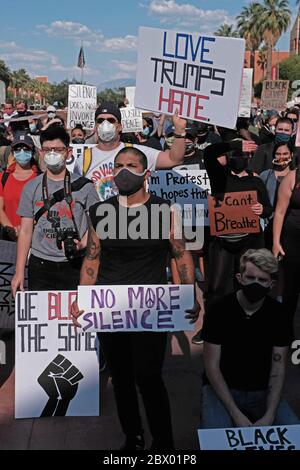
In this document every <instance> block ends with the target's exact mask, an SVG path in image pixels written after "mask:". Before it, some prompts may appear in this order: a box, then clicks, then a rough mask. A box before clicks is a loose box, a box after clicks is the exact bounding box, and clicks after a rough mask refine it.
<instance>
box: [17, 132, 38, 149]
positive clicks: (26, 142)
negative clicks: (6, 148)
mask: <svg viewBox="0 0 300 470" xmlns="http://www.w3.org/2000/svg"><path fill="white" fill-rule="evenodd" d="M18 146H20V147H21V146H24V147H28V148H29V149H30V150H33V148H34V143H33V140H32V138H31V137H30V136H29V135H28V134H19V135H17V136H16V137H15V139H14V140H13V142H12V144H11V148H15V147H18Z"/></svg>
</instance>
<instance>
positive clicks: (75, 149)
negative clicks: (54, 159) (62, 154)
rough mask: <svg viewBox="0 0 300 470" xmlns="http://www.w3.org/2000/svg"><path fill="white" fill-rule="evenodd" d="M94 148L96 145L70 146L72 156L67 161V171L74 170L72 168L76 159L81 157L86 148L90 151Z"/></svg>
mask: <svg viewBox="0 0 300 470" xmlns="http://www.w3.org/2000/svg"><path fill="white" fill-rule="evenodd" d="M96 146H97V144H70V147H71V148H72V155H71V156H70V157H69V158H68V159H67V168H68V170H69V171H73V170H74V166H75V163H76V160H77V158H79V157H81V155H83V153H84V150H85V149H87V148H89V149H90V148H93V147H96Z"/></svg>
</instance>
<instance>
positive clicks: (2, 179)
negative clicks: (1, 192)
mask: <svg viewBox="0 0 300 470" xmlns="http://www.w3.org/2000/svg"><path fill="white" fill-rule="evenodd" d="M9 175H10V173H9V172H8V171H4V173H3V175H2V178H1V184H2V188H3V189H4V186H5V185H6V182H7V180H8V178H9Z"/></svg>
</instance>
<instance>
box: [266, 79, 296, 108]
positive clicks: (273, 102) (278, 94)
mask: <svg viewBox="0 0 300 470" xmlns="http://www.w3.org/2000/svg"><path fill="white" fill-rule="evenodd" d="M289 83H290V82H289V80H265V81H264V82H263V89H262V94H261V107H262V108H263V109H277V110H278V111H281V110H283V109H285V107H286V102H287V97H288V91H289Z"/></svg>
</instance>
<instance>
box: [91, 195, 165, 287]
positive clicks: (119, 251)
mask: <svg viewBox="0 0 300 470" xmlns="http://www.w3.org/2000/svg"><path fill="white" fill-rule="evenodd" d="M101 204H105V205H110V206H113V208H114V209H115V214H116V217H115V219H116V222H115V226H116V236H111V235H109V236H108V237H107V238H106V239H101V252H100V268H99V273H98V279H97V282H98V283H99V284H100V285H127V284H128V285H129V284H141V285H143V284H144V285H147V284H167V276H166V266H167V257H168V252H169V248H170V242H169V237H168V235H167V237H166V233H167V230H166V221H165V219H164V216H163V212H161V213H160V215H158V216H157V215H156V216H153V215H152V216H151V212H152V210H151V208H153V206H154V205H157V206H158V208H161V209H162V206H164V210H168V209H169V206H170V203H169V201H166V200H165V199H161V198H159V197H157V196H155V195H153V194H151V195H150V198H149V199H148V201H147V202H145V204H143V205H142V206H140V207H144V208H145V209H146V214H147V215H146V217H145V219H146V220H145V219H143V225H144V227H143V233H144V234H146V237H145V239H144V237H141V238H138V239H136V240H133V239H132V237H130V227H132V225H131V224H135V223H138V221H137V220H136V219H137V218H138V214H137V215H136V216H133V215H132V214H128V210H129V209H130V208H124V207H123V206H120V204H119V201H118V196H113V197H111V198H109V199H107V200H106V201H104V202H100V203H97V204H95V205H94V206H92V207H91V208H90V217H91V221H92V224H93V227H94V229H95V230H96V232H97V225H98V223H101V221H102V222H103V221H104V217H105V216H107V213H106V214H105V216H102V215H99V212H100V211H99V208H100V206H101ZM165 205H167V206H165ZM167 208H168V209H167ZM137 209H138V208H137ZM100 210H101V208H100ZM120 210H123V211H124V210H125V211H126V212H127V226H126V230H124V228H125V227H124V224H123V226H122V229H123V230H122V237H121V236H120V233H119V232H120V230H119V229H120V222H119V215H120ZM156 210H157V208H155V213H156V214H157V212H156ZM102 212H103V211H102ZM169 214H170V210H169ZM147 218H148V220H147ZM147 222H148V223H147ZM121 225H122V224H121ZM107 227H108V226H107ZM163 232H165V233H163ZM153 233H155V235H154V236H153ZM124 235H125V236H124Z"/></svg>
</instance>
